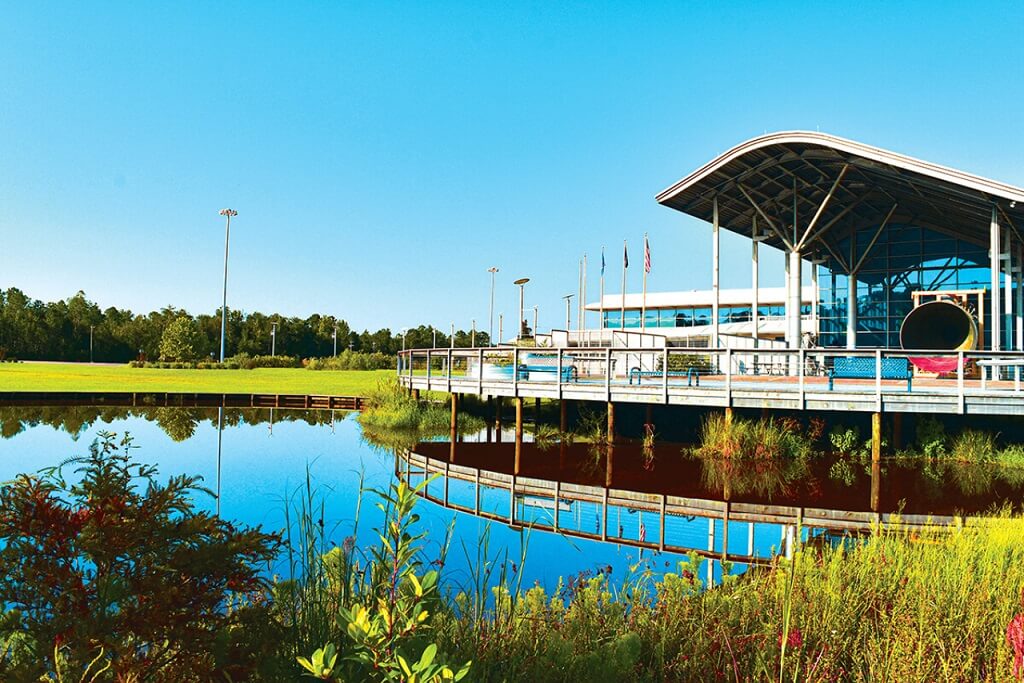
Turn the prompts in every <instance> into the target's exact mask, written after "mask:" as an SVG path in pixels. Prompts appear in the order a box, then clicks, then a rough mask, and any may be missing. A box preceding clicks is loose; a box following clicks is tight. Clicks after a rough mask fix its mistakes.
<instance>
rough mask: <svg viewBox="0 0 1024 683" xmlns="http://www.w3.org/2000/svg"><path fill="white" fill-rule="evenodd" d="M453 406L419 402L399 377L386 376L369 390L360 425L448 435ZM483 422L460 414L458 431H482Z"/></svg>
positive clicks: (423, 433) (360, 416) (360, 417)
mask: <svg viewBox="0 0 1024 683" xmlns="http://www.w3.org/2000/svg"><path fill="white" fill-rule="evenodd" d="M449 405H450V404H447V405H446V404H444V403H436V402H431V401H417V400H416V399H414V398H412V397H411V396H410V395H409V393H408V390H406V389H405V388H404V387H402V385H401V384H400V383H399V382H398V378H397V377H393V376H392V377H387V378H385V379H382V380H381V381H379V382H378V383H377V386H376V387H375V388H374V389H373V390H372V391H370V395H369V396H367V397H366V401H365V402H364V404H363V410H362V411H361V412H360V413H359V417H358V419H359V423H360V424H361V425H363V426H364V427H367V428H371V429H378V430H380V429H383V430H389V429H390V430H396V429H397V430H416V431H418V432H420V433H421V434H422V435H440V434H447V433H448V431H449V429H450V428H451V412H450V409H449V407H448V406H449ZM483 427H484V422H483V420H481V419H480V418H478V417H474V416H472V415H468V414H466V413H462V414H460V415H459V429H460V431H463V432H473V431H479V430H480V429H483Z"/></svg>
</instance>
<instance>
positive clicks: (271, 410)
mask: <svg viewBox="0 0 1024 683" xmlns="http://www.w3.org/2000/svg"><path fill="white" fill-rule="evenodd" d="M267 429H268V430H270V436H273V435H274V409H273V408H271V409H270V425H269V426H268V427H267Z"/></svg>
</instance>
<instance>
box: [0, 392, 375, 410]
mask: <svg viewBox="0 0 1024 683" xmlns="http://www.w3.org/2000/svg"><path fill="white" fill-rule="evenodd" d="M0 405H9V406H12V405H21V406H55V405H59V406H122V407H150V406H153V407H182V408H197V407H202V408H217V407H224V408H293V409H327V410H360V409H362V407H363V398H362V397H360V396H330V395H319V394H214V393H189V392H166V391H158V392H141V391H140V392H117V391H3V392H0Z"/></svg>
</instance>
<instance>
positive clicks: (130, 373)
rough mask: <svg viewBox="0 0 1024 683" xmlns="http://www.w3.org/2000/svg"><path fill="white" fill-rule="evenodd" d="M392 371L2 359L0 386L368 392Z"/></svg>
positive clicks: (9, 388) (12, 388)
mask: <svg viewBox="0 0 1024 683" xmlns="http://www.w3.org/2000/svg"><path fill="white" fill-rule="evenodd" d="M394 374H395V371H394V370H369V371H360V370H318V371H314V370H306V369H304V368H260V369H256V370H158V369H152V368H129V367H128V366H127V365H89V364H86V363H2V364H0V391H133V392H145V391H181V392H193V391H194V392H199V393H217V394H221V393H224V394H234V393H239V394H332V395H335V396H366V395H367V394H368V393H369V392H370V390H372V389H373V388H374V387H375V386H376V385H377V382H378V381H379V380H381V379H383V378H384V377H388V376H393V375H394Z"/></svg>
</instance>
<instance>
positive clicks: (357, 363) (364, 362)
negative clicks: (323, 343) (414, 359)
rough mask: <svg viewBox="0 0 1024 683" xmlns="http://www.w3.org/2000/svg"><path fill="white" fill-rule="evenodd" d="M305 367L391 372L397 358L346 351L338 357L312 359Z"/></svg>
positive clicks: (306, 362)
mask: <svg viewBox="0 0 1024 683" xmlns="http://www.w3.org/2000/svg"><path fill="white" fill-rule="evenodd" d="M304 365H305V366H306V369H308V370H389V369H393V368H394V367H395V357H394V356H389V355H387V354H385V353H378V352H374V353H365V352H363V351H352V350H351V349H345V350H344V351H342V352H341V353H340V354H338V355H337V356H330V357H327V358H310V359H309V360H307V361H305V363H304Z"/></svg>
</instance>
